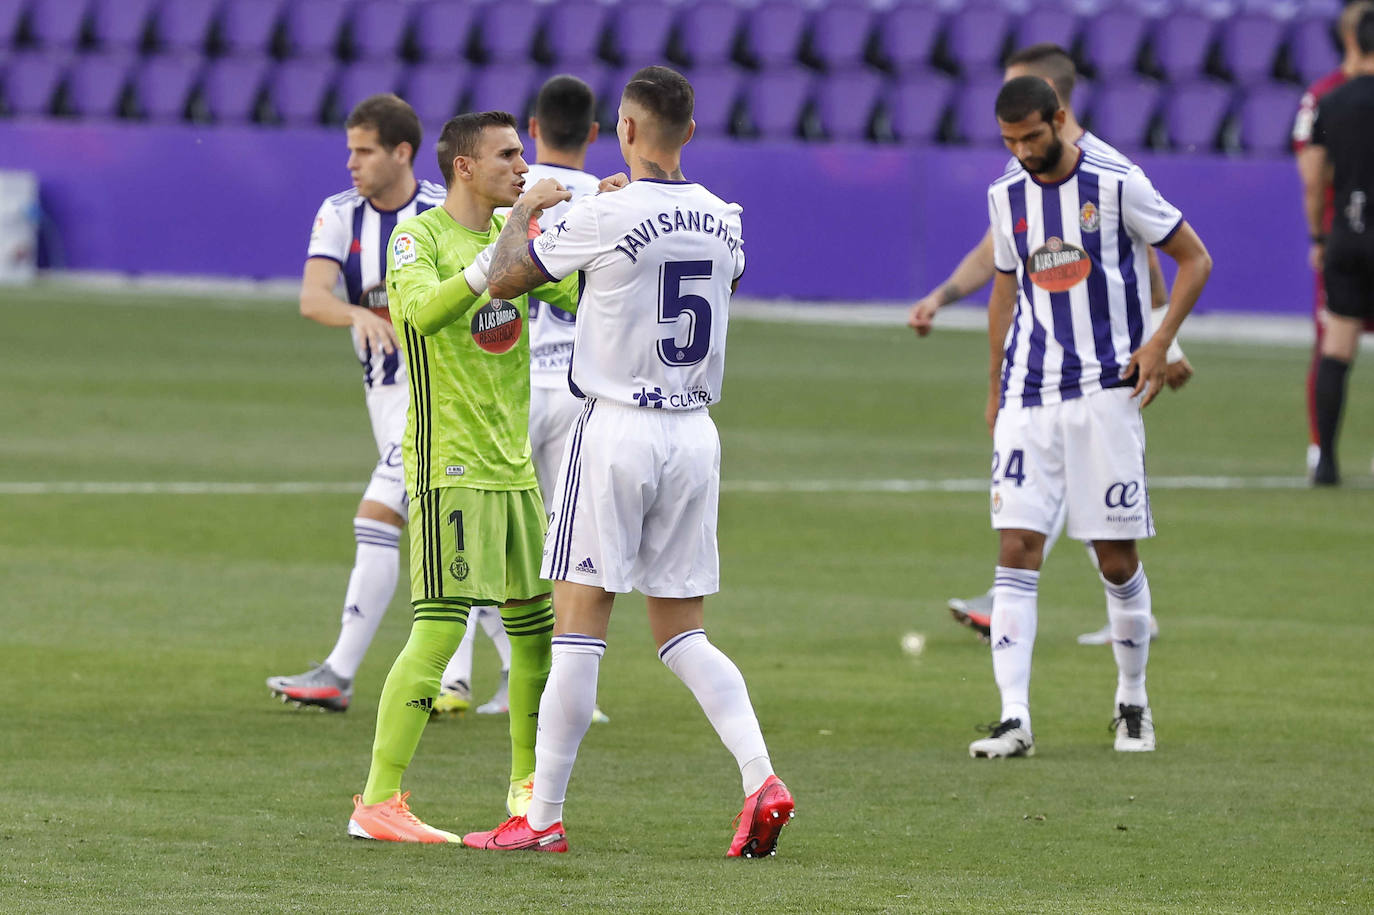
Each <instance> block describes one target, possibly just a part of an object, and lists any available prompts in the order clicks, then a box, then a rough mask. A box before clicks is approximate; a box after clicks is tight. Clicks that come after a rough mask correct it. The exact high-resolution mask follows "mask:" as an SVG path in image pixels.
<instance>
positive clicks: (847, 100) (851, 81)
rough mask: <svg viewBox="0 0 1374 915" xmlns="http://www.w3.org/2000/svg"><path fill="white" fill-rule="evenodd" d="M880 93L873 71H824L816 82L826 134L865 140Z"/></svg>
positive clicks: (817, 106)
mask: <svg viewBox="0 0 1374 915" xmlns="http://www.w3.org/2000/svg"><path fill="white" fill-rule="evenodd" d="M882 94H883V79H882V77H881V76H880V75H879V74H877V73H875V72H874V71H873V70H869V69H859V68H853V69H848V70H840V71H837V72H833V73H830V74H827V75H826V77H825V78H824V79H822V80H820V81H819V82H818V83H817V85H816V109H817V112H818V113H819V115H820V119H821V127H822V129H824V130H825V134H826V136H828V137H829V138H830V139H832V140H848V141H855V140H857V141H863V140H867V139H868V135H869V125H870V124H871V123H872V122H873V114H874V112H875V111H876V110H877V107H878V101H879V99H880V98H881V96H882Z"/></svg>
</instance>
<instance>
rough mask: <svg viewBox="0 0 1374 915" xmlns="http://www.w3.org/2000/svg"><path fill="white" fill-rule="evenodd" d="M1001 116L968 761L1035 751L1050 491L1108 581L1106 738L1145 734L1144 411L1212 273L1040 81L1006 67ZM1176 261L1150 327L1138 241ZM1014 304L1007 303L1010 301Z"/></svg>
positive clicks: (1135, 744)
mask: <svg viewBox="0 0 1374 915" xmlns="http://www.w3.org/2000/svg"><path fill="white" fill-rule="evenodd" d="M996 113H997V120H998V124H999V125H1000V127H1001V130H1002V136H1003V139H1004V141H1005V142H1006V145H1007V148H1008V149H1010V150H1011V151H1012V154H1013V155H1015V156H1016V158H1017V160H1018V162H1019V163H1020V166H1021V168H1020V169H1019V170H1018V171H1012V172H1008V173H1007V174H1005V175H1003V176H1002V177H1001V178H998V179H997V180H996V181H995V182H993V184H992V186H991V187H990V188H989V190H988V213H989V222H990V223H991V225H992V233H993V244H994V257H995V263H996V268H997V276H996V277H995V278H994V280H993V289H992V296H991V299H990V301H989V302H988V339H989V345H990V362H989V367H990V368H989V394H988V405H987V410H986V414H985V418H986V419H987V423H988V428H989V429H990V430H991V431H992V433H993V457H992V484H991V509H992V525H993V527H994V528H996V529H997V530H998V532H999V536H1000V540H1001V543H1000V549H999V554H998V561H997V570H996V576H995V579H994V587H993V611H992V662H993V672H994V674H995V676H996V680H997V686H998V689H999V690H1000V692H1001V694H1002V714H1001V718H1000V720H999V721H998V722H997V723H995V724H993V725H991V726H990V730H991V734H990V736H988V737H987V738H984V739H981V740H976V741H974V742H973V743H972V744H970V746H969V754H970V755H971V756H974V757H1005V756H1028V755H1030V754H1032V753H1033V752H1034V750H1035V741H1034V737H1033V736H1032V734H1033V731H1032V729H1031V715H1030V669H1031V653H1032V649H1033V647H1034V644H1035V630H1036V609H1037V607H1036V604H1037V593H1038V589H1039V578H1040V566H1041V562H1042V557H1043V550H1044V545H1045V535H1046V533H1047V532H1048V531H1049V530H1050V529H1051V526H1052V524H1053V521H1054V516H1055V514H1056V513H1057V512H1058V511H1059V508H1060V506H1061V504H1067V506H1068V522H1067V530H1068V533H1069V536H1071V537H1075V538H1077V539H1080V540H1091V541H1092V543H1093V548H1094V550H1095V552H1096V555H1097V559H1098V565H1099V568H1100V571H1101V576H1102V580H1103V585H1104V588H1105V590H1106V601H1107V617H1108V619H1109V620H1110V621H1111V627H1112V651H1113V655H1114V656H1115V659H1116V664H1117V687H1116V697H1115V700H1114V709H1115V717H1114V719H1113V725H1114V727H1115V730H1116V743H1115V746H1116V749H1117V750H1118V751H1123V752H1136V751H1150V750H1153V749H1154V748H1155V734H1154V723H1153V718H1152V715H1151V711H1150V703H1149V699H1148V696H1147V694H1146V691H1145V666H1146V661H1147V659H1148V657H1149V649H1150V587H1149V583H1148V582H1147V581H1146V578H1145V569H1144V567H1143V566H1142V565H1141V564H1140V558H1139V555H1138V552H1137V549H1136V541H1137V540H1139V539H1140V538H1143V537H1151V536H1153V535H1154V522H1153V518H1152V517H1151V512H1150V501H1149V490H1148V482H1147V480H1146V476H1145V427H1144V422H1143V420H1142V417H1141V414H1140V410H1141V409H1142V408H1144V407H1145V406H1147V405H1148V404H1149V403H1150V402H1151V401H1152V400H1153V399H1154V397H1155V396H1156V395H1157V394H1158V392H1159V390H1160V388H1161V387H1163V385H1164V383H1165V380H1164V379H1165V366H1166V364H1167V356H1166V354H1167V351H1168V347H1169V344H1170V343H1171V342H1172V341H1173V339H1174V337H1175V336H1177V334H1178V329H1179V326H1180V325H1181V324H1182V323H1183V319H1184V318H1185V317H1186V316H1187V315H1188V312H1189V311H1191V310H1192V307H1193V305H1194V303H1196V302H1197V298H1198V295H1199V294H1200V293H1201V292H1202V287H1203V286H1204V284H1205V283H1206V281H1207V276H1208V274H1209V273H1210V272H1211V258H1210V256H1209V255H1208V254H1207V249H1206V248H1205V247H1204V246H1203V244H1202V241H1201V240H1200V239H1199V238H1198V237H1197V234H1196V233H1195V232H1194V231H1193V230H1192V228H1191V227H1190V226H1189V225H1188V223H1187V222H1186V221H1185V220H1184V219H1183V217H1182V215H1181V214H1180V213H1179V211H1178V210H1177V209H1175V208H1174V207H1173V206H1172V205H1171V204H1169V203H1168V202H1167V201H1166V200H1164V198H1163V197H1161V196H1160V195H1159V193H1158V192H1156V191H1155V189H1154V187H1153V185H1151V183H1150V180H1149V179H1148V178H1147V177H1145V173H1144V172H1142V171H1141V170H1140V168H1139V167H1137V166H1135V165H1133V164H1131V163H1130V162H1129V161H1127V160H1126V159H1124V158H1122V157H1120V156H1114V157H1109V156H1105V155H1102V154H1100V153H1095V152H1089V151H1087V150H1084V149H1081V148H1080V147H1077V146H1074V145H1072V144H1068V143H1065V142H1064V141H1063V139H1062V138H1061V136H1060V131H1061V130H1062V129H1063V126H1064V123H1065V120H1066V118H1065V112H1064V110H1063V108H1061V107H1060V105H1059V100H1058V98H1057V97H1056V96H1055V93H1054V90H1053V89H1052V88H1051V87H1050V86H1049V85H1048V84H1047V83H1046V82H1045V81H1044V80H1043V79H1040V78H1039V77H1034V76H1023V77H1018V78H1017V79H1013V80H1010V81H1008V82H1007V83H1006V85H1004V86H1003V87H1002V91H1001V92H1000V93H998V96H997V106H996ZM1151 245H1153V246H1155V247H1158V248H1160V250H1162V251H1163V252H1164V253H1165V254H1168V255H1169V256H1170V257H1172V258H1174V260H1175V261H1177V263H1178V277H1177V280H1176V282H1175V284H1174V289H1173V294H1172V297H1171V298H1172V301H1171V304H1170V305H1169V308H1168V311H1167V313H1166V314H1165V315H1164V319H1163V321H1161V322H1160V325H1159V327H1158V329H1156V330H1154V331H1153V333H1151V332H1150V331H1149V330H1147V328H1148V322H1149V315H1148V313H1147V309H1148V304H1147V303H1148V302H1149V300H1150V290H1149V282H1150V280H1149V273H1148V264H1147V261H1148V258H1147V251H1148V248H1149V246H1151ZM1013 309H1014V312H1013Z"/></svg>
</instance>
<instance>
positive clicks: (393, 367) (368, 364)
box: [306, 181, 444, 389]
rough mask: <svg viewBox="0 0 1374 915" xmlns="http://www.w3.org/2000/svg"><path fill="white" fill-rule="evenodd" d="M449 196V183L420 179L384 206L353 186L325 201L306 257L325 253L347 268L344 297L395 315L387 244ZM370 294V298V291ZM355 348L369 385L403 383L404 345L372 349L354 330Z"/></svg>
mask: <svg viewBox="0 0 1374 915" xmlns="http://www.w3.org/2000/svg"><path fill="white" fill-rule="evenodd" d="M443 202H444V189H443V188H442V187H440V186H439V185H437V184H435V183H434V182H432V181H419V182H417V183H416V185H415V193H414V194H413V195H412V196H411V198H410V199H409V200H407V201H406V203H405V205H404V206H402V207H401V208H400V209H397V210H379V209H377V208H376V207H374V206H373V205H372V204H371V203H370V202H369V201H368V199H367V198H366V197H363V196H362V195H361V194H359V193H358V190H357V188H350V189H349V190H346V191H343V192H342V193H339V194H335V195H334V196H333V197H330V198H329V199H328V200H326V201H325V202H324V203H322V204H320V209H319V212H317V213H316V214H315V225H314V227H313V228H312V229H311V230H310V247H309V248H308V249H307V251H306V257H307V259H308V258H311V257H324V258H328V259H329V260H332V261H335V262H337V263H338V265H339V267H340V268H341V269H342V270H343V282H344V297H345V298H346V299H347V300H348V301H349V302H350V303H352V304H354V305H361V306H363V307H365V308H371V309H372V310H373V311H374V312H375V313H377V314H379V315H382V316H383V317H385V318H386V319H387V320H388V321H389V320H391V317H390V312H389V311H388V310H387V304H386V264H387V245H388V243H389V241H390V239H391V232H392V230H393V229H395V228H396V223H398V222H402V221H404V220H406V219H409V218H410V217H412V216H414V215H416V214H418V213H423V212H424V211H425V210H428V209H429V208H430V207H436V206H439V205H440V204H442V203H443ZM365 295H366V297H367V299H366V301H364V296H365ZM353 351H354V352H355V353H356V354H357V356H358V361H359V362H360V363H362V366H363V385H364V386H365V387H368V388H371V387H373V386H377V385H394V384H400V385H402V386H403V389H404V384H405V380H406V374H405V371H406V370H405V360H404V359H403V358H402V356H401V351H400V348H399V347H398V348H397V349H396V350H395V351H394V352H392V353H391V354H390V355H388V354H386V353H381V352H377V353H374V352H372V349H371V347H369V346H368V345H367V344H366V342H364V341H362V340H360V339H359V338H358V335H357V334H356V333H354V334H353Z"/></svg>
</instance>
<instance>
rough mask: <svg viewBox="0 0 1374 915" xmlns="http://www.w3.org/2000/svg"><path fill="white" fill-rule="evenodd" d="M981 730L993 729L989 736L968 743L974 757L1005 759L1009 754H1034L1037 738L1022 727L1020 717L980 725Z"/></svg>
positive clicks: (969, 751)
mask: <svg viewBox="0 0 1374 915" xmlns="http://www.w3.org/2000/svg"><path fill="white" fill-rule="evenodd" d="M978 729H979V730H980V731H991V732H992V734H991V736H989V737H984V738H982V739H980V740H975V741H974V742H973V743H971V744H969V745H968V755H969V756H972V757H973V758H974V759H1005V758H1007V757H1009V756H1034V755H1035V738H1034V737H1032V736H1031V732H1030V731H1028V730H1026V729H1025V728H1023V727H1021V719H1020V718H1008V719H1007V720H1006V721H1003V722H1000V723H998V724H988V725H980V726H979V728H978Z"/></svg>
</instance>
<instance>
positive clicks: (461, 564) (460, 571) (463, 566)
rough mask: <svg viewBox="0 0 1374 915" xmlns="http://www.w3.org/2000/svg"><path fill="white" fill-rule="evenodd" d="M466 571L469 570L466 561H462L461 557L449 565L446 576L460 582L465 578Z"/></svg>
mask: <svg viewBox="0 0 1374 915" xmlns="http://www.w3.org/2000/svg"><path fill="white" fill-rule="evenodd" d="M468 571H469V569H468V563H467V560H466V559H464V558H463V557H462V556H459V557H457V558H456V559H454V560H453V562H451V563H449V566H448V574H450V575H452V576H453V577H454V578H455V579H457V580H458V581H462V580H463V579H465V578H467V577H468Z"/></svg>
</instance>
